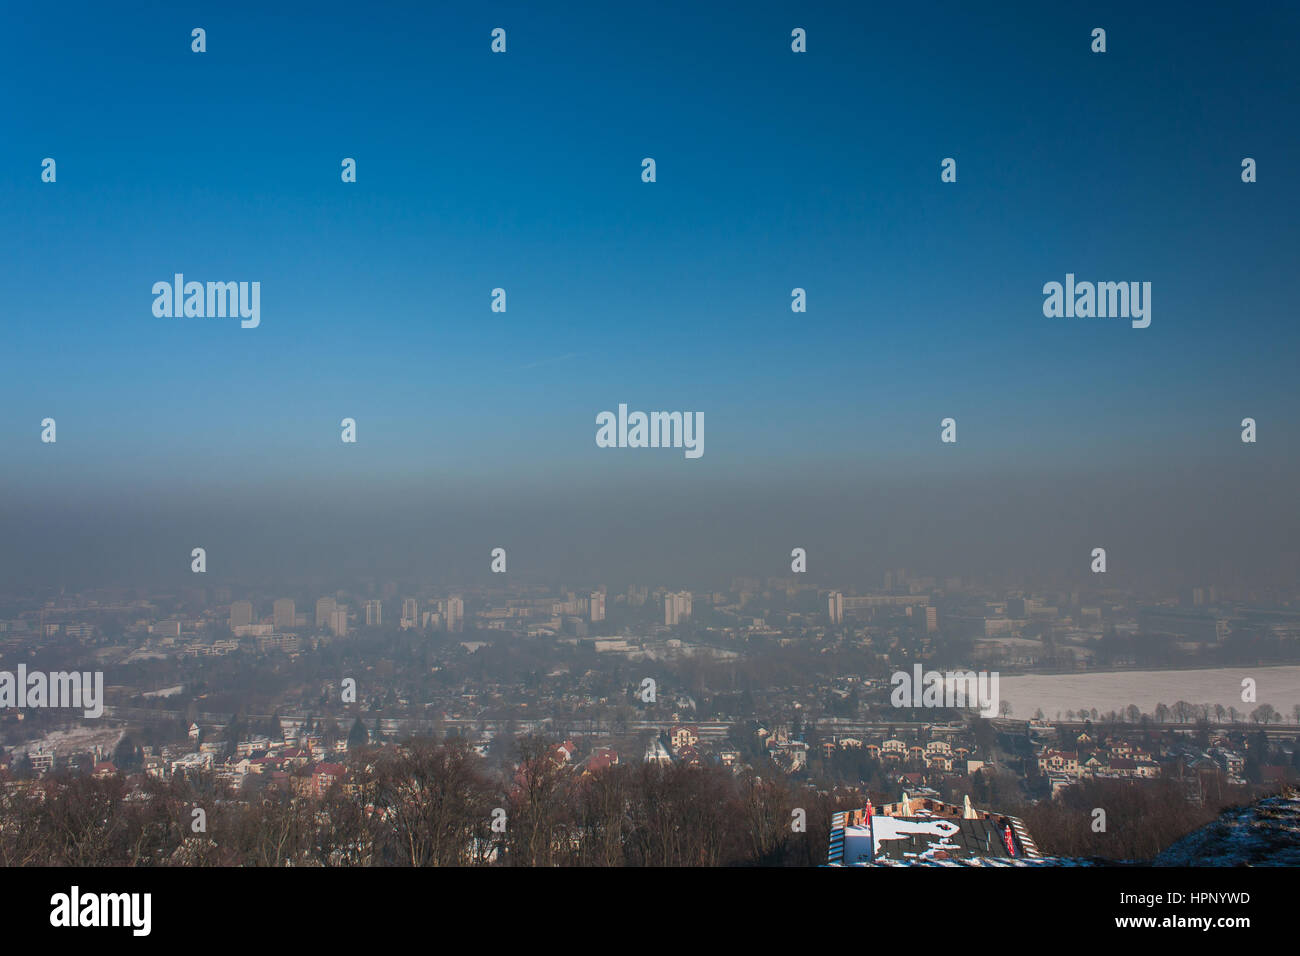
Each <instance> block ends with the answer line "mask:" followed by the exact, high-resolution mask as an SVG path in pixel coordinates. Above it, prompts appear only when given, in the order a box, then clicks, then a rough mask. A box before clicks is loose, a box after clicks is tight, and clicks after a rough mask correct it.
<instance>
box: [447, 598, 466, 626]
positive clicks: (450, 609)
mask: <svg viewBox="0 0 1300 956" xmlns="http://www.w3.org/2000/svg"><path fill="white" fill-rule="evenodd" d="M464 629H465V601H464V600H463V599H462V598H460V597H449V598H447V630H449V631H463V630H464Z"/></svg>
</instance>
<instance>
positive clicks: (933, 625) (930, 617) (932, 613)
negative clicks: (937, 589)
mask: <svg viewBox="0 0 1300 956" xmlns="http://www.w3.org/2000/svg"><path fill="white" fill-rule="evenodd" d="M937 630H939V609H938V608H937V607H933V606H927V607H926V609H925V633H927V634H933V633H934V632H935V631H937Z"/></svg>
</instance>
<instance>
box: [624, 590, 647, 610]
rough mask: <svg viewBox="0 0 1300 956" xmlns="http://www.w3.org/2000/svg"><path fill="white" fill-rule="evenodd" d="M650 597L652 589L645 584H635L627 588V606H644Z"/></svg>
mask: <svg viewBox="0 0 1300 956" xmlns="http://www.w3.org/2000/svg"><path fill="white" fill-rule="evenodd" d="M649 597H650V589H649V588H648V587H646V586H645V585H644V584H633V585H631V586H630V587H629V588H628V589H627V606H628V607H642V606H643V605H644V604H645V602H646V601H647V600H648V599H649Z"/></svg>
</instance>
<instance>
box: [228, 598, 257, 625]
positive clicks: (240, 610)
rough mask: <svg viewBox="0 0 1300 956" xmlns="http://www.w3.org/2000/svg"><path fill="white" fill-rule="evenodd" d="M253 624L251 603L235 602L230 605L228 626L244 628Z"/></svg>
mask: <svg viewBox="0 0 1300 956" xmlns="http://www.w3.org/2000/svg"><path fill="white" fill-rule="evenodd" d="M252 623H253V604H252V602H251V601H236V602H235V603H234V604H232V605H230V626H231V627H232V628H234V627H245V626H247V625H249V624H252Z"/></svg>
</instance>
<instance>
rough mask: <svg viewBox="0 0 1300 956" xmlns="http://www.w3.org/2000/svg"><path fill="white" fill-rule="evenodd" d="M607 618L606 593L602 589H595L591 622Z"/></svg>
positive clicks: (592, 596) (592, 595)
mask: <svg viewBox="0 0 1300 956" xmlns="http://www.w3.org/2000/svg"><path fill="white" fill-rule="evenodd" d="M603 620H605V595H604V594H602V593H601V592H600V591H593V592H592V594H591V622H592V623H593V624H595V623H596V622H597V621H603Z"/></svg>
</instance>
